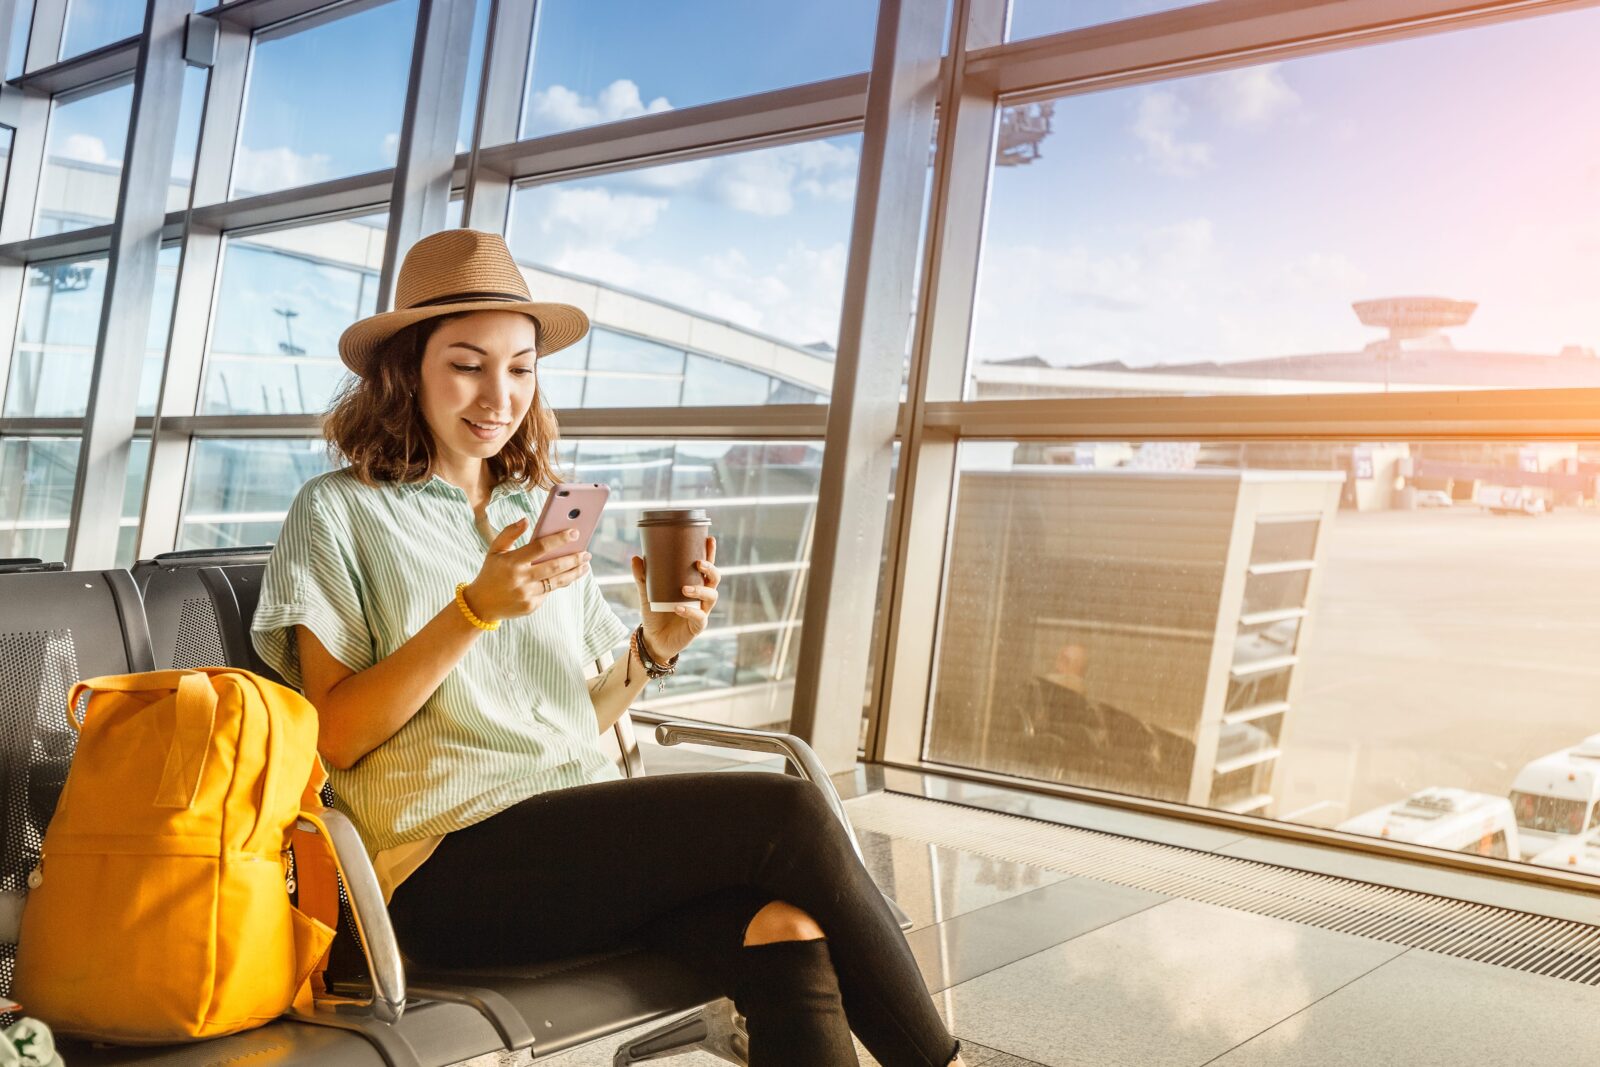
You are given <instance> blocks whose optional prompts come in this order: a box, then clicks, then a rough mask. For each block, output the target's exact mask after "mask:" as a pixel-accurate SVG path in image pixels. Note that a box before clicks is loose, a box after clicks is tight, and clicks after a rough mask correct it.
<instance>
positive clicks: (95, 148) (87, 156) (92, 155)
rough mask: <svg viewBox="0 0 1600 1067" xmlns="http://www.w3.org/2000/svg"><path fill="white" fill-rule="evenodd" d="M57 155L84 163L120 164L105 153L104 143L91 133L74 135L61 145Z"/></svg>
mask: <svg viewBox="0 0 1600 1067" xmlns="http://www.w3.org/2000/svg"><path fill="white" fill-rule="evenodd" d="M57 154H58V155H60V156H62V157H64V158H66V159H76V160H80V161H82V162H84V163H120V162H121V160H116V159H112V158H111V155H110V153H109V152H107V151H106V143H105V142H104V141H102V140H101V139H100V138H98V137H96V136H95V135H94V134H92V133H75V134H72V135H71V136H70V137H68V138H67V139H66V140H65V141H63V142H62V144H61V150H60V152H59V153H57Z"/></svg>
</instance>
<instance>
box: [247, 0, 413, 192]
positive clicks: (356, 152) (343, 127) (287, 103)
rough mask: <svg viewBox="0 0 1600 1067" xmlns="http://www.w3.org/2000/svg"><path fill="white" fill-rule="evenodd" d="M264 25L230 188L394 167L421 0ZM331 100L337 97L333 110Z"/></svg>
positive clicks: (253, 188) (270, 186)
mask: <svg viewBox="0 0 1600 1067" xmlns="http://www.w3.org/2000/svg"><path fill="white" fill-rule="evenodd" d="M337 15H338V12H337V11H334V12H332V13H331V14H329V15H325V16H322V17H313V18H311V19H307V20H305V21H302V22H295V23H291V24H290V25H288V26H286V27H284V28H283V29H281V30H268V31H266V32H264V33H262V34H261V35H260V36H258V37H257V38H256V42H255V49H254V52H253V55H252V57H251V60H250V87H249V90H248V92H247V94H246V98H245V110H244V121H243V124H242V127H241V133H240V137H239V154H238V157H237V158H236V160H235V161H234V166H233V195H234V196H248V195H252V194H255V193H270V192H275V191H277V190H279V189H288V188H291V187H293V186H297V185H306V184H308V183H311V182H320V181H327V180H329V179H332V178H342V177H345V176H346V175H350V174H363V173H366V172H368V171H375V170H383V169H384V168H385V167H392V166H394V162H395V158H396V153H397V152H398V151H399V147H400V120H401V113H402V111H403V110H404V108H405V98H406V80H407V78H408V77H409V76H410V70H411V62H410V61H411V43H412V40H413V38H414V37H415V35H416V29H417V5H416V0H393V2H391V3H387V4H383V5H381V6H378V7H370V8H365V9H363V10H360V11H357V12H356V13H355V14H353V15H345V16H344V17H335V16H337ZM329 101H338V106H337V107H329V106H328V103H329Z"/></svg>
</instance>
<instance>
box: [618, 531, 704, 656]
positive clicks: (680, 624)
mask: <svg viewBox="0 0 1600 1067" xmlns="http://www.w3.org/2000/svg"><path fill="white" fill-rule="evenodd" d="M716 560H717V539H716V538H715V537H707V538H706V558H705V559H704V560H701V561H698V562H696V563H695V569H696V570H698V571H699V572H700V577H701V580H702V582H703V583H704V584H702V585H686V586H684V587H683V595H684V596H685V597H686V598H688V599H690V600H694V601H698V603H699V606H698V607H696V606H695V605H693V604H680V605H679V606H678V607H677V608H676V609H674V610H672V611H650V610H649V609H648V608H647V607H645V605H647V604H649V603H650V597H649V595H648V593H646V591H645V584H644V557H643V556H634V557H633V581H634V584H636V585H637V586H638V587H639V605H640V608H641V609H642V610H643V615H644V639H645V641H646V642H648V643H649V646H650V655H651V656H652V657H653V658H654V659H656V660H657V661H659V662H662V663H665V662H666V661H667V660H669V659H671V658H672V657H673V656H676V655H677V654H678V653H679V652H682V651H683V650H684V649H686V648H688V647H689V642H691V641H693V640H694V639H695V638H696V637H698V636H700V633H701V631H703V630H704V629H705V628H706V623H707V622H708V621H709V619H710V615H711V609H712V607H713V606H715V605H716V603H717V585H718V584H719V583H720V582H721V581H722V576H721V575H720V574H719V573H717V568H716V566H715V564H716Z"/></svg>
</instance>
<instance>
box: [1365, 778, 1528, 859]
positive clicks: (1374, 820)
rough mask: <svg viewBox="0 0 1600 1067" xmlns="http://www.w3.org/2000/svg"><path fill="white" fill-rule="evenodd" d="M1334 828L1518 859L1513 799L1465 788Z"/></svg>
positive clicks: (1416, 796)
mask: <svg viewBox="0 0 1600 1067" xmlns="http://www.w3.org/2000/svg"><path fill="white" fill-rule="evenodd" d="M1335 829H1338V830H1344V831H1346V832H1347V833H1352V834H1364V835H1365V836H1367V837H1382V838H1386V839H1388V840H1390V841H1405V842H1407V843H1409V844H1413V845H1431V846H1432V847H1434V848H1444V849H1449V850H1450V851H1452V852H1470V853H1472V854H1473V855H1477V856H1495V857H1498V858H1500V859H1510V858H1515V857H1516V856H1517V848H1518V843H1517V822H1516V820H1515V819H1514V818H1512V815H1511V803H1510V801H1508V800H1506V798H1505V797H1498V796H1495V795H1493V794H1492V793H1473V792H1470V791H1469V790H1466V789H1452V788H1448V787H1444V786H1434V787H1432V788H1429V789H1422V790H1419V791H1417V792H1415V793H1413V794H1411V795H1410V796H1409V797H1407V798H1405V799H1404V800H1397V801H1395V802H1394V803H1393V804H1385V805H1384V806H1383V807H1381V808H1373V809H1372V810H1371V811H1368V812H1363V813H1362V814H1360V815H1357V816H1355V817H1354V818H1352V819H1346V820H1345V821H1344V822H1342V823H1340V824H1339V825H1338V826H1337V827H1335Z"/></svg>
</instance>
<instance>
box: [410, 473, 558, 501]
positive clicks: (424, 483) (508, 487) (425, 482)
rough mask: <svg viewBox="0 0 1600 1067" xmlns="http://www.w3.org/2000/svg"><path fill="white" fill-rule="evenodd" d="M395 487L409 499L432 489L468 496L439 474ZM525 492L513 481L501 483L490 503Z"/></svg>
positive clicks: (490, 497) (494, 490)
mask: <svg viewBox="0 0 1600 1067" xmlns="http://www.w3.org/2000/svg"><path fill="white" fill-rule="evenodd" d="M394 486H395V489H396V491H397V492H399V493H400V495H402V496H408V497H409V496H415V495H416V494H417V493H420V492H422V491H423V490H424V489H430V490H435V491H437V490H443V491H444V492H447V493H450V494H452V495H458V496H462V497H465V496H466V495H467V494H466V493H465V492H464V491H463V490H462V488H461V487H460V486H459V485H452V484H451V483H450V482H447V481H445V480H444V479H443V478H441V477H440V476H439V475H437V474H434V475H430V476H429V477H427V478H422V479H419V480H417V481H415V482H395V483H394ZM524 492H527V490H525V489H523V488H522V486H520V485H518V484H517V483H516V482H512V481H505V482H501V483H500V484H499V485H497V486H495V487H494V489H493V490H491V491H490V493H489V501H490V503H493V502H494V501H496V500H499V499H500V498H501V497H503V496H509V495H511V494H512V493H524Z"/></svg>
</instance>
